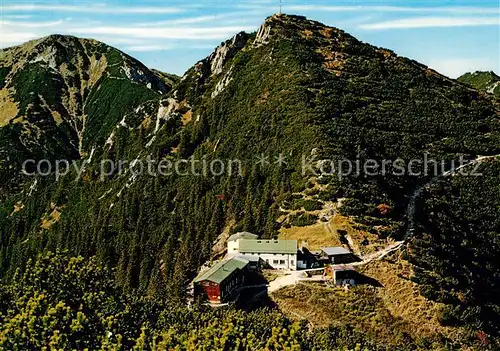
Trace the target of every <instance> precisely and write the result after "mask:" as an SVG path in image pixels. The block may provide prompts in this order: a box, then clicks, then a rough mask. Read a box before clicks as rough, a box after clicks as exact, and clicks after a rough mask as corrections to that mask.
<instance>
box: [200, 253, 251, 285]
mask: <svg viewBox="0 0 500 351" xmlns="http://www.w3.org/2000/svg"><path fill="white" fill-rule="evenodd" d="M247 264H248V261H247V260H245V259H242V258H239V257H233V258H231V259H229V260H224V261H220V262H218V263H217V264H215V265H214V266H212V268H210V269H208V270H206V271H205V272H203V273H202V274H201V275H199V276H198V277H197V278H196V279H195V280H194V282H195V283H198V282H201V281H203V280H208V281H211V282H214V283H217V284H220V283H222V282H223V281H224V280H225V279H226V278H227V277H229V276H230V275H231V273H233V272H234V271H235V270H237V269H243V268H245V266H246V265H247Z"/></svg>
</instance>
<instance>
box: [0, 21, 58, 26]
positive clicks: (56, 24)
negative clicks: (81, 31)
mask: <svg viewBox="0 0 500 351" xmlns="http://www.w3.org/2000/svg"><path fill="white" fill-rule="evenodd" d="M63 23H64V21H62V20H59V21H51V22H12V21H3V20H0V25H1V26H2V28H3V27H4V26H11V27H21V28H46V27H56V26H59V25H61V24H63Z"/></svg>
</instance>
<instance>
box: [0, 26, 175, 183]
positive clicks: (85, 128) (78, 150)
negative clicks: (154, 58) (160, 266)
mask: <svg viewBox="0 0 500 351" xmlns="http://www.w3.org/2000/svg"><path fill="white" fill-rule="evenodd" d="M0 88H1V90H0V104H1V115H0V128H1V129H0V155H1V156H2V157H1V161H0V179H1V181H2V189H3V191H7V186H9V185H12V184H11V182H12V181H13V179H15V180H16V182H19V181H20V180H19V178H18V177H16V173H18V170H19V168H20V164H21V163H22V162H24V161H25V160H26V159H29V158H33V159H35V160H41V159H49V160H56V159H68V160H77V159H79V158H80V157H82V156H84V155H86V154H88V153H89V152H90V151H91V148H92V147H93V146H95V145H96V144H100V143H101V144H102V141H103V140H105V138H107V136H108V135H109V133H110V130H111V129H112V128H113V127H114V126H115V125H116V124H117V123H118V122H119V121H120V120H121V119H122V118H123V114H124V113H125V112H126V111H127V110H129V109H131V108H132V107H136V106H137V105H138V104H140V103H141V102H143V101H146V100H149V99H158V97H159V96H160V95H161V94H164V93H166V92H167V91H168V90H169V88H170V87H169V86H166V85H165V83H164V82H163V81H162V79H160V78H159V77H158V76H156V75H155V74H154V73H153V72H151V71H150V70H149V69H148V68H146V67H145V66H144V65H142V64H141V63H140V62H138V61H137V60H135V59H133V58H131V57H129V56H127V55H126V54H124V53H122V52H120V51H118V50H117V49H114V48H112V47H109V46H107V45H105V44H103V43H99V42H97V41H94V40H87V39H79V38H76V37H70V36H62V35H52V36H49V37H45V38H42V39H39V40H34V41H31V42H28V43H26V44H24V45H20V46H17V47H12V48H8V49H5V50H2V52H1V54H0ZM14 185H17V184H14Z"/></svg>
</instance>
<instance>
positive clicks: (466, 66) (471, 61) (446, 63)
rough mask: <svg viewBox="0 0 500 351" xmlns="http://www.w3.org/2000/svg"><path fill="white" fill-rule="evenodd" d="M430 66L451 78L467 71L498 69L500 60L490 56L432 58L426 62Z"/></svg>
mask: <svg viewBox="0 0 500 351" xmlns="http://www.w3.org/2000/svg"><path fill="white" fill-rule="evenodd" d="M425 64H426V65H428V66H429V67H430V68H432V69H434V70H436V71H438V72H439V73H442V74H444V75H446V76H448V77H450V78H458V77H459V76H461V75H462V74H464V73H466V72H474V71H496V72H498V69H499V67H500V62H499V61H498V59H497V60H494V59H488V58H443V59H430V60H429V61H427V62H426V63H425Z"/></svg>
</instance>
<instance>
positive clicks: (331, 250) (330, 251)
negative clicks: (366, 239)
mask: <svg viewBox="0 0 500 351" xmlns="http://www.w3.org/2000/svg"><path fill="white" fill-rule="evenodd" d="M321 251H323V252H324V253H326V254H327V255H328V256H335V255H348V254H350V253H351V251H349V250H346V249H344V248H343V247H322V248H321Z"/></svg>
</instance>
